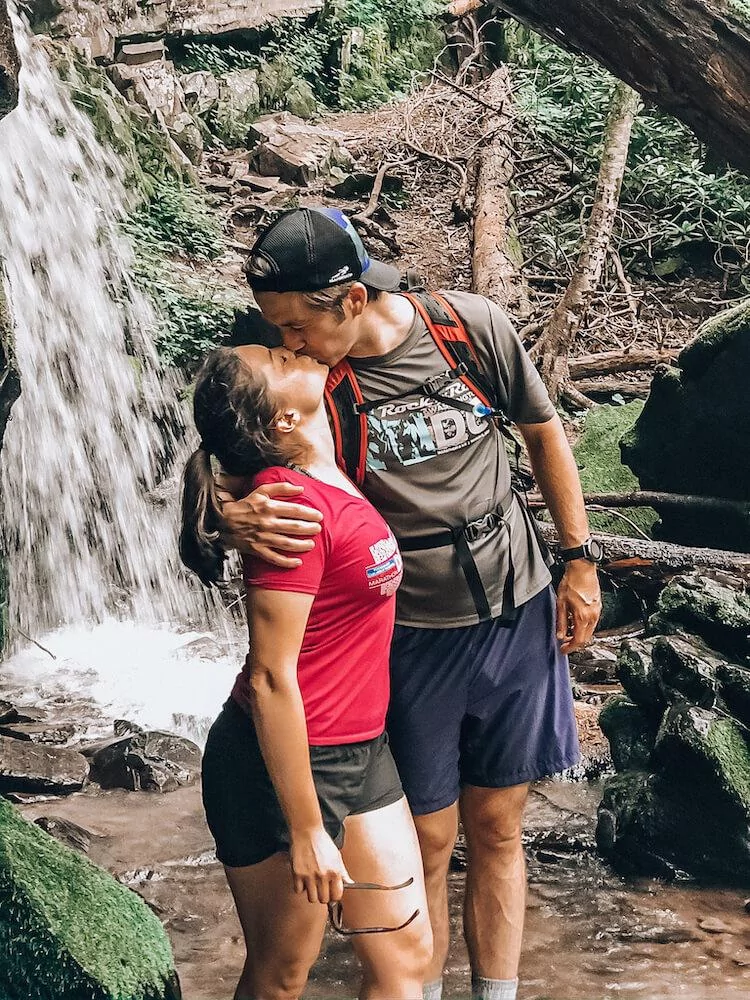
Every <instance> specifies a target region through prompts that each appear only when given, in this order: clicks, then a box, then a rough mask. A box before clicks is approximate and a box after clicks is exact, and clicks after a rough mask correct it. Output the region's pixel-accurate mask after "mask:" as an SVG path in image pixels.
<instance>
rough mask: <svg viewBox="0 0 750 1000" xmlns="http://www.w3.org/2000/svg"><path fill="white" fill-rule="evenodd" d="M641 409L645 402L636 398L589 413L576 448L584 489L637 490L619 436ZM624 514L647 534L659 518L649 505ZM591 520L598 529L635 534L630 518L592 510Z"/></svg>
mask: <svg viewBox="0 0 750 1000" xmlns="http://www.w3.org/2000/svg"><path fill="white" fill-rule="evenodd" d="M642 408H643V403H642V402H641V401H640V400H634V401H633V402H632V403H627V404H626V405H625V406H596V407H594V409H592V410H590V411H589V412H588V413H587V414H586V418H585V422H584V425H583V432H582V434H581V437H580V438H579V440H578V442H577V443H576V445H575V446H574V448H573V454H574V455H575V459H576V462H577V464H578V469H579V474H580V478H581V486H582V487H583V490H584V492H586V493H608V492H612V493H627V492H629V491H630V490H637V489H638V480H637V478H636V477H635V476H634V475H633V473H632V472H631V471H630V469H629V468H628V467H627V466H626V465H623V464H622V459H621V457H620V439H621V438H622V436H623V434H625V433H626V432H627V431H629V430H630V429H631V428H632V427H633V425H634V424H635V422H636V420H637V419H638V416H639V415H640V413H641V410H642ZM622 514H623V515H625V517H627V518H628V519H629V520H630V521H632V522H633V523H634V524H636V525H637V526H638V527H639V528H640V529H641V530H642V531H645V532H646V533H647V534H648V533H649V532H650V531H651V528H652V527H653V524H654V522H655V521H656V520H657V519H658V515H657V513H656V511H654V510H652V509H651V508H650V507H638V508H632V507H629V508H628V509H627V510H623V511H622ZM589 520H590V522H591V526H592V527H593V528H595V529H596V530H597V531H608V532H612V533H614V534H617V535H633V534H634V531H633V528H632V526H631V525H630V524H628V522H627V521H624V520H622V518H620V517H615V516H612V515H611V514H599V513H591V514H590V515H589Z"/></svg>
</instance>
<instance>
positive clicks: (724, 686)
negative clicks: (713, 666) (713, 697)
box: [718, 662, 750, 729]
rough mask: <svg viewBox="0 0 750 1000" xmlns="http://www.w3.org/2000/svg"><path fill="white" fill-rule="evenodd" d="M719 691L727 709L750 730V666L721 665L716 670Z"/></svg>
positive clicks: (737, 664) (736, 664)
mask: <svg viewBox="0 0 750 1000" xmlns="http://www.w3.org/2000/svg"><path fill="white" fill-rule="evenodd" d="M718 676H719V690H720V692H721V697H722V698H723V700H724V702H725V704H726V706H727V708H728V709H729V711H730V712H731V713H732V715H734V717H735V718H737V719H739V721H740V722H741V723H742V724H743V725H745V726H747V727H748V729H750V666H741V665H740V664H739V663H728V662H725V663H723V664H722V665H721V666H720V667H719V670H718Z"/></svg>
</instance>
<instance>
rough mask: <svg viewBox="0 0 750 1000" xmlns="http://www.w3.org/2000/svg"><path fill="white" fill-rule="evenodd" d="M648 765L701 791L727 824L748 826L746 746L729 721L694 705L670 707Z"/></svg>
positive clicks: (749, 746) (749, 761) (743, 734)
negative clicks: (731, 821)
mask: <svg viewBox="0 0 750 1000" xmlns="http://www.w3.org/2000/svg"><path fill="white" fill-rule="evenodd" d="M652 760H653V762H654V764H655V765H656V766H655V770H658V771H659V773H660V774H662V775H663V776H664V777H665V778H667V779H668V780H670V781H672V782H674V783H675V784H679V785H684V786H685V787H689V788H691V789H699V788H702V789H704V790H705V791H706V793H707V794H709V795H710V796H711V798H712V799H713V800H714V801H715V802H716V803H717V806H720V808H721V811H722V812H723V813H724V814H725V815H726V816H727V818H728V819H729V817H730V816H732V817H733V818H734V820H735V821H737V820H739V822H740V823H743V822H744V824H745V826H748V825H750V743H749V742H748V733H747V731H746V730H745V729H744V727H742V726H741V725H740V724H739V723H737V722H736V721H735V720H734V719H732V718H730V717H728V716H725V715H720V714H719V713H718V712H716V711H713V710H711V709H707V708H699V707H698V706H696V705H688V704H684V703H683V704H676V705H673V706H672V707H671V708H669V709H668V711H667V712H666V714H665V715H664V719H663V720H662V724H661V726H660V727H659V733H658V735H657V737H656V745H655V747H654V751H653V754H652Z"/></svg>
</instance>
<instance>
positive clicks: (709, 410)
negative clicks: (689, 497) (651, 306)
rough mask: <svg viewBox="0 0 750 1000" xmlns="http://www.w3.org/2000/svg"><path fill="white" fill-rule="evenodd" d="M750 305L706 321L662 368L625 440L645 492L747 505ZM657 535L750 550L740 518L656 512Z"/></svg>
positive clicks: (747, 521)
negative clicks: (670, 363)
mask: <svg viewBox="0 0 750 1000" xmlns="http://www.w3.org/2000/svg"><path fill="white" fill-rule="evenodd" d="M749 382H750V307H748V306H747V305H741V306H736V307H735V308H733V309H729V310H727V311H726V312H723V313H720V314H719V315H718V316H716V317H714V318H713V319H711V320H709V321H708V322H707V323H704V324H703V326H702V327H701V329H700V331H699V333H698V336H697V337H696V339H695V340H693V342H692V343H691V344H689V345H688V346H687V347H686V348H685V349H684V350H683V351H682V352H681V354H680V356H679V367H677V368H667V367H666V366H660V367H659V368H658V369H657V371H656V373H655V375H654V380H653V383H652V385H651V393H650V395H649V398H648V400H647V402H646V405H645V406H644V408H643V412H642V414H641V416H640V417H639V418H638V420H637V421H636V423H635V426H634V427H633V429H632V430H631V431H629V432H628V433H627V434H626V435H625V436H624V437H623V440H622V443H621V450H622V457H623V461H624V462H625V463H626V464H627V465H629V466H630V468H631V469H632V470H633V472H635V474H636V475H637V476H638V479H639V480H640V483H641V486H642V487H643V488H644V489H648V490H665V491H668V492H672V493H687V494H697V495H701V496H711V497H724V498H726V499H730V500H744V501H748V503H750V434H748V433H747V428H748V427H750V394H748V391H747V386H748V383H749ZM659 532H660V535H661V536H662V537H664V538H667V539H670V540H672V541H676V542H681V543H683V544H688V545H689V544H696V545H707V546H713V547H716V548H726V549H736V550H740V551H750V508H749V511H748V512H746V513H745V514H744V515H743V514H742V513H739V512H738V513H737V514H736V515H726V516H721V517H717V516H716V515H715V514H712V513H698V512H690V511H678V510H676V509H674V508H670V510H669V511H666V510H665V511H663V513H662V514H661V526H660V528H659Z"/></svg>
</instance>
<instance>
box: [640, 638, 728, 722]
mask: <svg viewBox="0 0 750 1000" xmlns="http://www.w3.org/2000/svg"><path fill="white" fill-rule="evenodd" d="M652 660H653V675H654V676H655V678H656V680H657V683H658V685H659V688H660V690H661V691H662V692H663V694H664V697H665V698H666V700H667V701H668V702H669V703H670V704H671V703H673V702H675V701H679V700H682V701H685V700H687V701H688V702H690V704H691V705H702V706H704V707H706V708H712V707H713V706H714V705H715V704H716V698H717V696H718V693H719V678H718V668H719V666H720V665H721V664H722V662H723V661H722V660H721V658H720V657H718V656H716V655H715V654H714V653H712V652H711V650H709V649H708V648H707V647H706V645H705V644H704V643H702V642H701V640H700V639H698V638H697V637H696V636H691V637H690V639H686V638H681V637H680V636H676V635H673V636H659V638H658V639H656V640H655V642H654V645H653V651H652Z"/></svg>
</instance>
